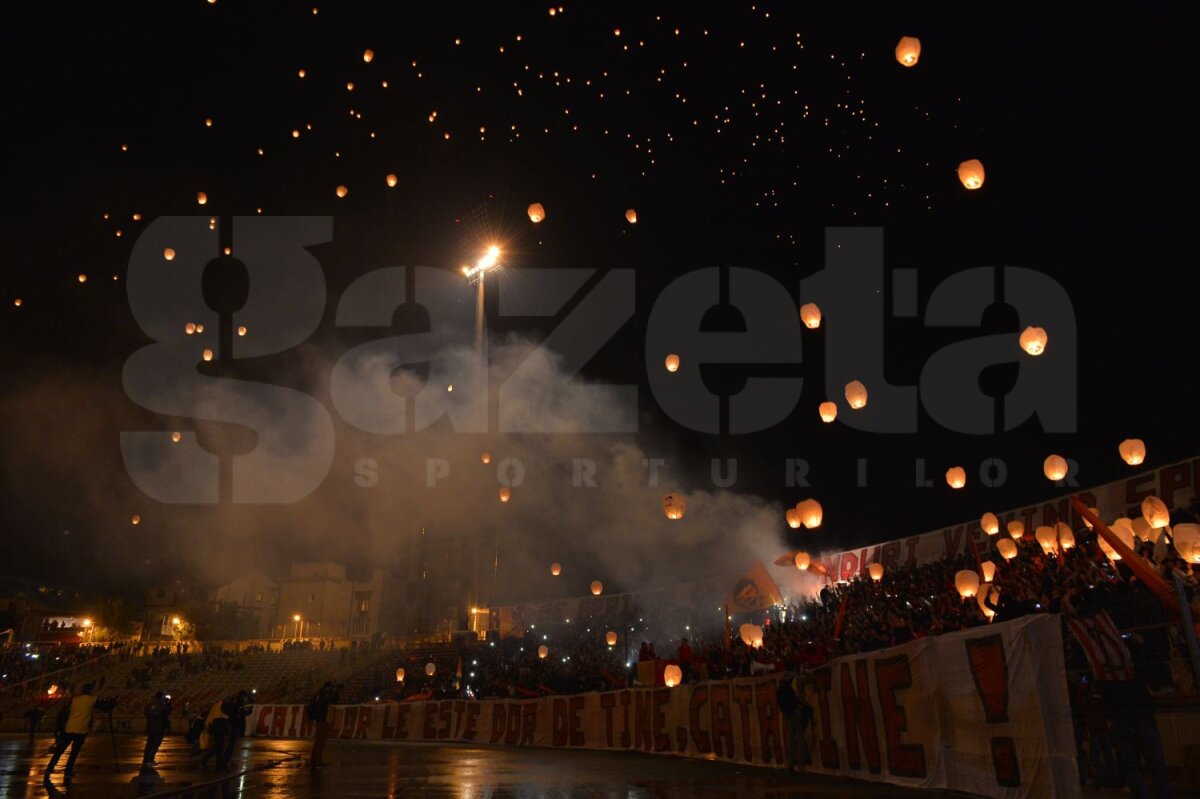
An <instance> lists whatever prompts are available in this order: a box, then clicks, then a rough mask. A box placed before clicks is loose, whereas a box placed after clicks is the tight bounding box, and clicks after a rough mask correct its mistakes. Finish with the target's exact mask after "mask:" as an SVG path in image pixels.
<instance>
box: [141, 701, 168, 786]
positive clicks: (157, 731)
mask: <svg viewBox="0 0 1200 799" xmlns="http://www.w3.org/2000/svg"><path fill="white" fill-rule="evenodd" d="M143 713H144V715H145V716H146V749H145V751H144V752H143V753H142V768H143V769H150V768H153V767H154V765H155V762H154V757H155V755H157V754H158V747H160V746H161V745H162V741H163V736H165V735H166V734H167V733H168V732H170V731H171V697H169V696H167V695H166V694H164V693H163V692H162V691H158V692H157V693H155V694H154V699H152V700H151V701H150V704H148V705H146V708H145V710H144V711H143Z"/></svg>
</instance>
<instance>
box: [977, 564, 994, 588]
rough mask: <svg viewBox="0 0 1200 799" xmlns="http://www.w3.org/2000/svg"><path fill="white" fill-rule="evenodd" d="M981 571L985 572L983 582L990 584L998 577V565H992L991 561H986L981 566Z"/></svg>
mask: <svg viewBox="0 0 1200 799" xmlns="http://www.w3.org/2000/svg"><path fill="white" fill-rule="evenodd" d="M979 570H980V571H982V572H983V581H984V582H985V583H990V582H991V581H992V579H993V578H994V577H995V576H996V564H995V563H992V562H991V561H990V560H985V561H984V562H983V563H981V564H979Z"/></svg>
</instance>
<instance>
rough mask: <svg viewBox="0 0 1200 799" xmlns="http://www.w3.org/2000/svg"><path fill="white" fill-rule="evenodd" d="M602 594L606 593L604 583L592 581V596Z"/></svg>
mask: <svg viewBox="0 0 1200 799" xmlns="http://www.w3.org/2000/svg"><path fill="white" fill-rule="evenodd" d="M602 593H604V583H602V582H600V581H599V580H592V596H600V594H602Z"/></svg>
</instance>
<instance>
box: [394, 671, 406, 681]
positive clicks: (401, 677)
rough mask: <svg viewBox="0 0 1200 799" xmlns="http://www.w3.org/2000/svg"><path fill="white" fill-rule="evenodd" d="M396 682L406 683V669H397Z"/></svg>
mask: <svg viewBox="0 0 1200 799" xmlns="http://www.w3.org/2000/svg"><path fill="white" fill-rule="evenodd" d="M396 682H404V669H396Z"/></svg>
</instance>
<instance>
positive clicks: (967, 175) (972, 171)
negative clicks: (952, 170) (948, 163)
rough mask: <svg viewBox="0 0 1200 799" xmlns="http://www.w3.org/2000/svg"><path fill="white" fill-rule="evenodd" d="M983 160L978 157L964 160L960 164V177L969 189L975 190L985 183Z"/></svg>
mask: <svg viewBox="0 0 1200 799" xmlns="http://www.w3.org/2000/svg"><path fill="white" fill-rule="evenodd" d="M983 178H984V174H983V162H982V161H980V160H979V159H978V158H972V159H971V160H970V161H963V162H962V163H961V164H959V165H958V179H959V180H961V181H962V184H963V185H964V186H966V187H967V188H968V189H971V190H972V191H974V190H975V189H978V188H979V187H980V186H982V185H983Z"/></svg>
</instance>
